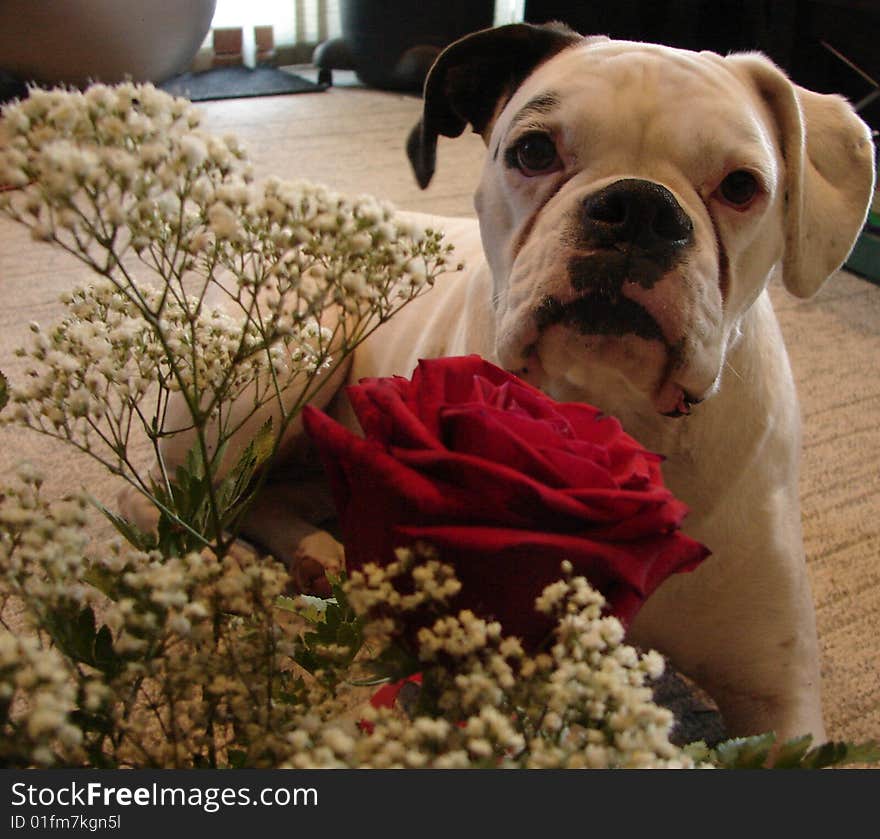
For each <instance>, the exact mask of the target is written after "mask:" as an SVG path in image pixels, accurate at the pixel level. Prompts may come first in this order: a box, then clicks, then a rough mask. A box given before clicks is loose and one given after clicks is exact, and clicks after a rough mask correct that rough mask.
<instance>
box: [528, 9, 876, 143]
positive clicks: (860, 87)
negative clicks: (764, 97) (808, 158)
mask: <svg viewBox="0 0 880 839" xmlns="http://www.w3.org/2000/svg"><path fill="white" fill-rule="evenodd" d="M525 19H526V20H527V21H528V22H530V23H544V22H546V21H550V20H562V21H564V22H565V23H568V24H569V25H570V26H571V27H572V28H574V29H576V30H578V31H579V32H582V33H584V34H587V35H591V34H592V35H610V36H611V37H614V38H623V39H625V40H635V41H654V42H656V43H661V44H668V45H669V46H674V47H684V48H686V49H694V50H713V51H714V52H719V53H722V54H724V53H728V52H735V51H740V50H760V51H761V52H764V53H766V54H767V55H769V56H770V58H772V59H773V60H774V61H775V62H776V63H777V64H779V65H780V66H781V67H782V68H783V69H785V70H786V72H787V73H788V74H789V75H790V76H791V78H792V79H794V81H796V82H797V83H798V84H800V85H803V86H804V87H807V88H809V89H810V90H815V91H818V92H820V93H841V94H843V95H844V96H846V97H847V99H849V100H850V101H851V102H852V103H853V104H859V103H860V102H862V101H863V100H865V98H866V97H868V96H869V95H870V94H871V93H872V92H873V90H874V87H873V86H872V84H871V83H870V82H868V81H866V79H864V78H863V77H862V76H861V75H860V74H859V73H858V72H856V71H854V70H853V69H852V68H851V67H849V66H847V64H845V63H844V62H843V61H841V60H840V58H838V57H837V56H835V55H834V54H833V53H832V52H831V51H829V50H828V49H827V48H826V47H824V46H823V44H822V42H823V41H824V42H826V43H828V44H830V45H831V46H832V47H834V49H835V50H837V51H838V52H840V53H841V54H843V55H844V56H846V57H847V58H848V59H849V60H850V61H851V62H852V63H854V64H855V65H857V66H858V67H859V68H860V69H861V70H862V71H863V72H864V73H865V74H867V75H868V76H870V77H871V78H873V79H874V80H875V81H877V82H880V51H878V50H877V47H876V40H877V35H878V33H880V3H878V2H877V0H616V2H614V3H613V4H612V3H584V2H580V0H526V5H525ZM859 114H860V116H861V117H862V119H864V120H865V122H867V123H868V124H869V125H870V126H871V127H872V128H874V129H875V130H877V129H880V97H877V98H875V99H874V100H873V101H871V102H867V103H865V104H864V106H863V107H862V108H861V109H860V111H859Z"/></svg>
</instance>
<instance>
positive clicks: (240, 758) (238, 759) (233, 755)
mask: <svg viewBox="0 0 880 839" xmlns="http://www.w3.org/2000/svg"><path fill="white" fill-rule="evenodd" d="M226 756H227V758H228V759H229V768H230V769H244V768H245V766H246V765H247V752H246V751H244V749H229V751H227V753H226Z"/></svg>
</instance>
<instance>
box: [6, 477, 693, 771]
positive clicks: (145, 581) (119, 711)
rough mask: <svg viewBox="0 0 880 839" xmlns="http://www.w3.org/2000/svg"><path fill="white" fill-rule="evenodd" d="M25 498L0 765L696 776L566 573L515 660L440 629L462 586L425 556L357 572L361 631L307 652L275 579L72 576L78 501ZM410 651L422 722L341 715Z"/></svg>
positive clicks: (453, 627)
mask: <svg viewBox="0 0 880 839" xmlns="http://www.w3.org/2000/svg"><path fill="white" fill-rule="evenodd" d="M41 482H42V481H41V478H40V476H39V475H38V474H37V473H36V472H35V471H34V470H32V469H24V470H22V473H21V475H20V478H19V481H18V482H17V483H15V484H12V485H9V486H4V487H2V491H0V615H2V614H5V613H7V611H8V607H9V606H10V605H11V604H12V603H13V602H14V603H17V604H19V607H20V608H21V609H22V610H23V616H24V617H25V618H26V619H27V621H28V625H29V626H30V627H32V628H33V629H35V630H36V636H35V637H34V638H32V639H31V640H26V639H24V638H23V639H16V638H15V637H14V636H13V635H12V634H11V633H10V632H8V631H6V632H4V633H2V634H0V704H3V703H4V702H5V703H7V705H6V707H7V708H8V709H9V711H8V713H7V714H6V716H5V717H4V718H2V719H0V744H2V743H3V742H6V743H8V744H14V747H13V745H10V746H9V749H10V750H11V751H10V752H9V754H7V755H5V757H6V758H7V761H6V762H7V764H8V765H22V766H30V765H49V764H50V763H53V762H55V763H60V764H62V765H93V766H94V765H105V764H108V763H109V764H112V765H118V766H131V767H141V768H145V767H187V766H198V765H207V766H225V765H230V764H233V765H247V766H263V767H277V766H289V767H297V768H310V767H361V768H370V767H376V768H380V767H410V768H466V767H486V768H516V767H528V768H575V767H638V768H646V767H667V768H668V767H690V766H692V765H693V761H692V760H691V759H690V758H689V757H688V756H687V755H685V754H684V753H683V752H682V751H681V750H679V749H678V748H677V747H675V746H673V745H671V744H670V742H669V732H670V729H671V726H672V722H673V721H672V717H671V714H670V713H669V712H668V711H667V710H665V709H662V708H659V707H658V706H656V705H655V704H654V702H653V700H652V696H651V690H650V687H649V685H648V680H649V679H652V678H656V677H657V676H659V675H660V673H661V672H662V669H663V661H662V659H661V658H660V657H659V656H658V655H657V654H655V653H648V654H646V655H639V654H638V653H637V652H636V651H635V650H633V649H632V648H630V647H628V646H626V645H625V644H623V631H622V629H621V626H620V624H619V622H618V621H617V620H616V619H614V618H609V617H603V616H602V614H601V610H602V606H603V600H602V597H601V596H600V595H599V594H598V593H596V592H595V591H594V590H593V589H592V588H591V587H590V586H589V585H588V584H587V583H586V581H585V580H584V579H582V578H571V576H570V574H571V571H570V568H567V569H564V577H565V578H564V579H563V580H562V581H560V582H558V583H555V584H554V585H552V586H549V587H548V588H547V589H546V590H545V591H544V593H543V595H542V596H541V597H540V599H539V605H540V608H541V609H542V610H543V611H544V612H546V613H547V614H549V615H552V616H555V618H556V619H557V626H556V631H555V643H553V645H552V646H551V647H550V648H549V649H548V650H547V651H544V652H538V653H535V654H532V655H527V654H526V653H525V652H524V650H523V647H522V645H521V643H520V641H519V640H518V639H516V638H512V637H504V634H503V632H502V629H501V626H500V625H499V624H498V623H496V622H492V621H487V620H484V619H483V618H480V617H478V616H476V615H474V614H473V613H471V612H468V611H461V612H458V613H457V614H454V613H452V606H451V603H452V602H454V598H455V596H456V595H457V594H458V592H459V588H460V587H459V584H458V581H457V580H456V578H455V575H454V573H453V571H452V569H451V568H450V567H449V566H447V565H444V564H443V563H441V562H439V561H438V560H437V559H436V557H435V556H433V555H431V554H430V553H425V552H423V551H421V550H418V551H412V552H411V551H403V552H401V553H400V554H399V556H398V560H397V562H395V563H393V564H392V565H390V566H388V567H386V568H385V569H379V568H376V567H368V568H365V569H364V570H363V572H356V573H353V574H352V577H351V579H350V580H349V581H348V582H346V583H345V584H344V589H345V591H346V597H347V598H348V604H347V606H346V608H351V607H355V606H356V609H355V611H357V610H362V611H361V614H360V617H359V623H358V626H359V629H358V630H356V631H355V630H354V629H353V627H354V624H349V627H350V629H349V630H347V631H346V632H345V633H342V634H337V635H336V636H335V637H334V636H333V635H329V636H320V637H319V638H318V641H317V642H316V641H315V640H314V638H313V639H312V641H308V639H307V638H306V639H304V638H303V636H302V632H303V625H302V623H301V622H300V621H299V620H297V619H296V616H295V615H292V614H291V613H290V612H289V611H281V610H279V608H278V606H279V600H278V598H279V596H280V595H281V594H282V593H283V592H284V590H285V586H286V584H287V572H286V570H285V569H284V568H283V566H281V565H280V564H277V563H273V562H272V561H270V560H267V559H260V558H258V557H256V556H255V555H253V554H247V553H245V554H241V553H240V554H228V555H226V556H223V557H222V558H218V557H217V556H215V555H213V554H212V553H210V552H209V551H202V552H200V553H187V554H184V555H182V556H165V555H162V554H161V553H160V552H158V551H149V552H144V551H138V550H134V549H132V548H130V547H128V546H124V545H123V544H122V543H114V544H112V545H111V546H110V550H109V551H105V552H104V553H103V554H102V556H100V557H99V558H97V559H92V560H88V559H87V558H86V555H85V547H86V546H85V544H84V540H83V537H82V524H83V517H84V508H83V504H82V501H81V500H80V499H74V500H72V501H68V502H64V503H61V504H56V505H51V504H49V503H47V502H45V501H44V500H43V499H42V498H41V497H40V486H41ZM401 591H405V592H407V593H405V594H401V593H400V592H401ZM102 593H103V595H106V596H101V595H102ZM432 616H433V617H432ZM287 618H289V619H287ZM313 619H314V618H313ZM19 620H21V617H19ZM412 620H415V621H416V623H415V625H410V623H409V622H410V621H412ZM4 627H5V628H7V629H8V625H6V624H4ZM352 631H355V634H357V633H359V634H360V638H361V641H359V642H358V643H357V645H355V646H354V647H351V646H350V642H351V638H352V637H353V636H352V635H351V632H352ZM416 636H417V638H418V644H417V661H416V662H415V666H416V667H417V668H418V669H419V670H420V671H421V674H422V688H421V694H420V696H419V701H418V705H417V707H418V709H419V710H418V711H416V712H413V714H412V716H410V715H408V714H407V713H402V712H401V709H400V708H399V707H398V708H394V709H387V708H381V709H376V708H373V707H367V708H361V707H360V706H358V707H356V708H355V709H354V711H353V712H352V694H351V689H350V688H347V687H346V686H347V685H348V684H350V683H352V682H354V683H356V682H357V680H358V678H360V677H361V676H363V675H368V674H369V673H370V672H371V670H370V668H371V667H372V666H374V664H375V663H376V662H377V661H381V660H384V652H383V651H387V650H388V649H389V648H388V647H387V644H388V642H389V641H398V642H399V641H400V640H401V638H402V637H405V638H406V639H408V640H410V641H411V640H412V638H413V637H416ZM37 639H39V643H38V642H37ZM304 643H305V644H306V647H307V649H308V655H307V656H305V658H304V657H303V652H304V650H305V649H306V647H304V646H303V645H304ZM358 649H359V650H360V652H359V653H358V656H357V658H356V659H355V661H354V663H353V664H352V663H351V656H352V654H353V653H354V652H357V651H358ZM316 656H317V658H316ZM308 661H311V662H312V665H311V666H310V667H309V668H308V672H307V671H304V670H303V669H301V667H302V665H303V662H308ZM316 665H317V666H316ZM74 711H76V712H77V714H76V715H74V714H73V712H74ZM88 721H92V722H91V724H90V723H89V722H88ZM107 732H111V734H109V735H108V734H107ZM2 748H3V746H2V745H0V749H2ZM0 756H3V755H0Z"/></svg>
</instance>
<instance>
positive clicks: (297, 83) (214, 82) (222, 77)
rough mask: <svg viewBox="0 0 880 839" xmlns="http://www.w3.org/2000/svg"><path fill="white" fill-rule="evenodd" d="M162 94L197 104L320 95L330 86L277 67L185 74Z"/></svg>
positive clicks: (172, 81)
mask: <svg viewBox="0 0 880 839" xmlns="http://www.w3.org/2000/svg"><path fill="white" fill-rule="evenodd" d="M160 87H161V88H162V90H164V91H167V92H168V93H171V94H173V95H174V96H185V97H186V98H187V99H190V100H192V101H193V102H204V101H207V100H209V99H242V98H245V97H248V96H278V95H280V94H284V93H319V92H320V91H322V90H326V89H327V85H326V84H315V83H314V82H310V81H309V80H308V79H304V78H303V77H302V76H297V75H296V74H295V73H288V72H286V71H284V70H276V69H275V68H274V67H255V68H253V69H251V68H250V67H217V68H215V69H213V70H205V71H204V72H202V73H183V74H182V75H180V76H175V77H174V78H173V79H169V80H168V81H166V82H163V83H162V84H161V85H160Z"/></svg>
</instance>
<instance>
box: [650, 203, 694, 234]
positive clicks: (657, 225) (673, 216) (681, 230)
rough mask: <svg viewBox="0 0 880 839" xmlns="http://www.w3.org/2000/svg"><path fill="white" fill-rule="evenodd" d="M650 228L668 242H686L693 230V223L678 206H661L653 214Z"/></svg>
mask: <svg viewBox="0 0 880 839" xmlns="http://www.w3.org/2000/svg"><path fill="white" fill-rule="evenodd" d="M651 230H652V231H653V232H654V234H655V235H657V236H658V237H660V238H661V239H665V240H667V241H668V242H687V241H688V240H689V239H690V237H691V233H693V231H694V223H693V222H692V221H691V220H690V219H689V218H688V216H687V215H686V214H685V213H684V211H683V210H682V209H681V208H680V207H679V206H678V202H676V204H675V206H666V207H661V208H660V209H659V210H658V212H657V214H656V215H655V216H654V221H653V224H652V225H651Z"/></svg>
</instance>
